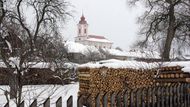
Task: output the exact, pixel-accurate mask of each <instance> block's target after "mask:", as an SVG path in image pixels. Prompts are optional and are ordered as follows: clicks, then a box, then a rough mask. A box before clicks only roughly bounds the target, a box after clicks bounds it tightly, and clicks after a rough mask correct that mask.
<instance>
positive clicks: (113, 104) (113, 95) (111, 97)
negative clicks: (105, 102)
mask: <svg viewBox="0 0 190 107" xmlns="http://www.w3.org/2000/svg"><path fill="white" fill-rule="evenodd" d="M110 100H111V103H110V107H115V93H114V92H112V93H111V95H110Z"/></svg>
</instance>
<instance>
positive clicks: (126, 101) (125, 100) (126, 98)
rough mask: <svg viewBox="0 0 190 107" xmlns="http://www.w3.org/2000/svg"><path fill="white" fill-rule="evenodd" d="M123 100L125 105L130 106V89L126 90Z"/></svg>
mask: <svg viewBox="0 0 190 107" xmlns="http://www.w3.org/2000/svg"><path fill="white" fill-rule="evenodd" d="M123 102H124V107H128V90H126V91H125V92H124V96H123Z"/></svg>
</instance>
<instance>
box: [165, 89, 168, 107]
mask: <svg viewBox="0 0 190 107" xmlns="http://www.w3.org/2000/svg"><path fill="white" fill-rule="evenodd" d="M165 90H166V91H165V102H166V103H165V104H166V107H169V87H168V86H167V87H166V89H165Z"/></svg>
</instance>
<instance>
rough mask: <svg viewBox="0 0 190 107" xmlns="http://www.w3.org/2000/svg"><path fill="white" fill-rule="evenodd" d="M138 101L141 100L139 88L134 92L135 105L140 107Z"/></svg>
mask: <svg viewBox="0 0 190 107" xmlns="http://www.w3.org/2000/svg"><path fill="white" fill-rule="evenodd" d="M140 101H141V90H140V89H138V90H137V92H136V107H140Z"/></svg>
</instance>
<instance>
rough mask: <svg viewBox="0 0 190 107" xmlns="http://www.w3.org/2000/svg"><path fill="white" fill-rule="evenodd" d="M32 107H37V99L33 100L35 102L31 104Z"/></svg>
mask: <svg viewBox="0 0 190 107" xmlns="http://www.w3.org/2000/svg"><path fill="white" fill-rule="evenodd" d="M30 107H37V99H35V100H34V101H33V103H32V104H31V105H30Z"/></svg>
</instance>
